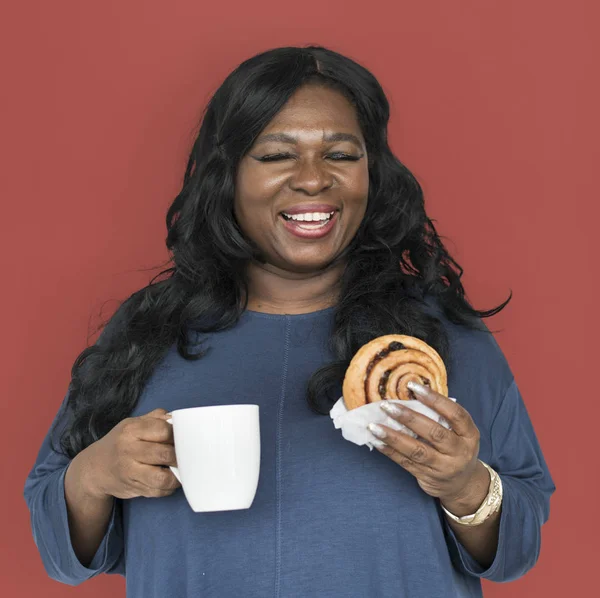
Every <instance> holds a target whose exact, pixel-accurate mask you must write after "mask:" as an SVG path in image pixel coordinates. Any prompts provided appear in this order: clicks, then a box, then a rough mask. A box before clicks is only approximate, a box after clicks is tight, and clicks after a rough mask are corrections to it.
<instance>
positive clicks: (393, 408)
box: [381, 401, 404, 417]
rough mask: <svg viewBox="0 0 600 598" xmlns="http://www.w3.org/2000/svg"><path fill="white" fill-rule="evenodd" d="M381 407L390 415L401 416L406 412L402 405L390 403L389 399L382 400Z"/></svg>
mask: <svg viewBox="0 0 600 598" xmlns="http://www.w3.org/2000/svg"><path fill="white" fill-rule="evenodd" d="M381 408H382V409H383V410H384V411H385V412H386V413H389V414H390V415H394V416H396V417H399V416H400V415H402V414H403V413H404V409H402V407H400V405H396V403H388V402H387V401H381Z"/></svg>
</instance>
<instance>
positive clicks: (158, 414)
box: [140, 407, 171, 419]
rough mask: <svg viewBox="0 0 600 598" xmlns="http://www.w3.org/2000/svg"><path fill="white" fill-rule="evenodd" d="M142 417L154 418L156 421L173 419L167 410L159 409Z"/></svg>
mask: <svg viewBox="0 0 600 598" xmlns="http://www.w3.org/2000/svg"><path fill="white" fill-rule="evenodd" d="M140 417H153V418H155V419H169V418H170V417H171V414H170V413H167V410H166V409H162V408H160V407H159V408H158V409H154V410H153V411H149V412H148V413H146V414H144V415H141V416H140Z"/></svg>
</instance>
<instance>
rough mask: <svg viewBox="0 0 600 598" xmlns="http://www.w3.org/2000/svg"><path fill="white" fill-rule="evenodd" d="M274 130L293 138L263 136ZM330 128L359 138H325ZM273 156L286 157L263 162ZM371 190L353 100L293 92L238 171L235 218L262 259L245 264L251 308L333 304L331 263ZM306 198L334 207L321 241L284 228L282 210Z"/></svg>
mask: <svg viewBox="0 0 600 598" xmlns="http://www.w3.org/2000/svg"><path fill="white" fill-rule="evenodd" d="M277 133H284V134H286V135H288V136H290V137H292V138H294V139H295V143H290V142H283V141H272V140H271V141H268V140H267V141H264V140H263V139H264V136H265V135H270V134H277ZM335 133H345V134H350V135H353V136H354V137H355V138H356V142H352V141H347V140H344V141H327V136H329V135H331V134H335ZM277 154H280V155H281V154H283V155H282V156H281V157H280V159H277V160H275V161H271V162H261V161H260V160H261V159H263V158H264V157H265V156H273V155H277ZM345 157H356V158H358V159H357V160H349V159H344V158H345ZM368 193H369V169H368V156H367V149H366V146H365V140H364V137H363V135H362V132H361V129H360V125H359V123H358V120H357V117H356V113H355V111H354V108H353V107H352V105H351V104H350V103H349V102H348V100H346V98H345V97H344V96H343V95H341V94H340V93H338V92H335V91H332V90H330V89H327V88H323V87H319V86H306V87H303V88H300V89H299V90H297V91H296V93H295V94H294V95H293V96H292V97H291V98H290V100H289V101H288V102H287V104H286V105H285V106H284V107H283V109H282V110H281V111H280V112H279V113H278V114H277V115H276V116H275V117H274V118H273V120H272V121H271V122H270V123H269V124H268V125H267V127H266V128H265V129H264V130H263V131H262V133H261V134H260V135H259V136H258V138H257V140H256V142H255V143H254V144H253V146H252V147H251V148H250V150H249V151H248V152H247V154H246V155H245V156H244V157H243V159H242V160H241V161H240V164H239V167H238V171H237V178H236V195H235V202H234V213H235V217H236V220H237V222H238V224H239V226H240V227H241V229H242V230H243V232H244V233H245V234H246V236H247V237H249V238H250V239H252V240H253V241H254V242H255V243H256V244H257V245H258V247H259V248H260V250H261V252H262V253H263V255H264V256H265V258H266V264H258V263H252V264H250V265H249V267H248V279H249V288H250V296H249V298H248V309H252V310H256V311H264V312H271V313H305V312H310V311H316V310H318V309H321V308H324V307H329V306H331V305H334V304H335V301H336V296H337V290H338V289H337V282H338V280H339V278H340V275H341V272H342V270H343V264H338V265H336V266H333V267H332V266H330V264H331V262H332V260H333V259H334V258H335V257H336V256H338V255H339V253H340V252H341V251H342V250H343V249H344V248H345V247H346V246H347V245H348V244H349V243H350V241H351V240H352V238H353V237H354V235H355V234H356V231H357V230H358V227H359V226H360V223H361V221H362V219H363V216H364V214H365V210H366V208H367V198H368ZM304 203H314V204H319V203H327V204H329V203H331V204H333V205H334V206H336V207H338V208H339V210H340V213H339V215H338V218H339V219H338V222H337V223H336V225H335V228H334V229H333V231H332V232H331V233H330V234H329V235H327V236H326V237H325V238H323V239H301V238H298V237H295V236H294V235H292V234H290V233H289V232H288V231H287V230H286V229H285V228H284V226H283V221H282V218H281V216H280V213H281V211H283V210H284V209H286V208H289V207H291V206H294V205H298V204H304Z"/></svg>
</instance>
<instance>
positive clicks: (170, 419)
mask: <svg viewBox="0 0 600 598" xmlns="http://www.w3.org/2000/svg"><path fill="white" fill-rule="evenodd" d="M165 421H166V422H167V423H168V424H171V425H173V418H172V417H170V418H169V419H167V420H165ZM169 469H170V470H171V471H172V472H173V475H174V476H175V477H176V478H177V479H178V480H179V483H180V484H182V483H183V482H182V481H181V476H180V475H179V469H177V467H174V466H173V465H169Z"/></svg>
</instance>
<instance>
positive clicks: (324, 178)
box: [290, 159, 333, 195]
mask: <svg viewBox="0 0 600 598" xmlns="http://www.w3.org/2000/svg"><path fill="white" fill-rule="evenodd" d="M332 185H333V175H332V174H331V172H329V169H328V168H327V164H325V163H323V161H322V160H320V159H306V160H300V161H299V162H298V165H297V168H296V170H295V172H294V174H293V176H292V177H291V179H290V188H291V189H293V190H294V191H300V192H301V193H305V194H306V195H317V194H319V193H321V192H322V191H325V190H326V189H329V188H330V187H331V186H332Z"/></svg>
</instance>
